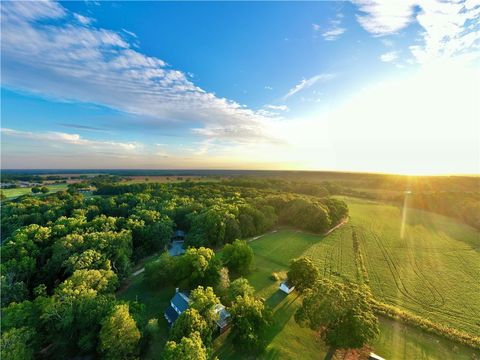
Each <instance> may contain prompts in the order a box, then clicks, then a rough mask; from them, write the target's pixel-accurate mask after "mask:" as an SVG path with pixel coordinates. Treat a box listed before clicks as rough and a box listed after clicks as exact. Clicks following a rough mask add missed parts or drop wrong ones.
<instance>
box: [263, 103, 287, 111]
mask: <svg viewBox="0 0 480 360" xmlns="http://www.w3.org/2000/svg"><path fill="white" fill-rule="evenodd" d="M264 108H267V109H270V110H277V111H289V110H290V109H289V108H288V106H287V105H271V104H268V105H265V106H264Z"/></svg>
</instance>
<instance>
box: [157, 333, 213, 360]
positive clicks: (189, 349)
mask: <svg viewBox="0 0 480 360" xmlns="http://www.w3.org/2000/svg"><path fill="white" fill-rule="evenodd" d="M162 358H163V359H165V360H180V359H182V360H207V359H208V353H207V349H206V348H205V345H204V344H203V342H202V338H201V337H200V334H199V333H198V332H194V333H192V334H190V336H189V337H183V338H182V339H181V340H180V341H179V342H175V341H167V343H166V344H165V350H164V352H163V357H162Z"/></svg>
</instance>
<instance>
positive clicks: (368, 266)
mask: <svg viewBox="0 0 480 360" xmlns="http://www.w3.org/2000/svg"><path fill="white" fill-rule="evenodd" d="M345 200H346V201H347V202H348V204H349V207H350V221H349V222H348V223H347V224H345V225H344V226H343V227H341V228H339V229H337V230H336V231H334V232H333V233H331V234H330V235H328V236H325V237H324V236H317V235H310V234H305V233H302V232H299V231H295V230H279V231H276V232H272V233H269V234H266V235H264V236H263V237H261V238H259V239H257V240H255V241H252V242H251V243H250V245H251V246H252V248H253V250H254V253H255V257H254V265H253V268H254V269H253V271H252V272H251V274H250V275H249V276H248V280H249V281H250V282H251V284H252V285H253V286H254V287H255V289H256V290H257V295H258V296H260V297H263V298H264V299H265V300H266V303H267V305H268V306H270V307H271V308H272V310H273V312H274V325H273V326H272V328H271V329H270V332H269V335H268V340H269V346H268V347H267V351H266V353H265V354H264V355H262V359H298V358H299V354H301V358H302V359H322V358H323V357H324V356H325V354H326V351H327V349H326V347H325V345H324V344H323V343H322V341H321V340H319V339H318V338H317V336H316V334H315V333H314V332H313V331H311V330H308V329H304V328H301V327H299V326H298V325H297V324H296V323H295V320H294V318H293V314H294V313H295V311H296V309H297V308H298V306H299V305H300V302H301V299H300V298H299V297H298V294H297V293H295V292H294V293H292V294H290V295H288V296H286V295H284V294H283V293H281V292H279V291H278V285H279V282H274V281H272V280H271V279H270V275H271V274H272V272H279V273H281V274H283V275H285V271H286V270H287V268H288V264H289V261H290V259H292V258H295V257H299V256H309V257H311V258H312V259H313V260H314V261H315V262H316V263H317V265H318V266H319V268H320V270H321V273H322V275H323V276H327V277H333V278H338V279H340V278H342V277H345V278H349V279H351V280H355V281H364V280H365V277H366V278H367V279H368V280H369V282H370V285H371V287H372V291H373V293H374V295H375V297H376V298H377V299H378V300H381V301H384V302H386V303H390V304H394V305H397V306H399V307H402V308H405V309H408V310H409V311H411V312H413V313H416V314H418V315H421V316H424V317H427V318H430V319H432V320H433V321H437V322H440V323H445V324H448V325H450V326H453V327H456V328H458V329H461V330H464V331H469V332H471V333H474V334H478V332H479V331H478V328H479V324H478V321H479V320H478V319H480V316H479V307H480V298H479V296H480V295H479V294H480V288H479V287H480V284H479V282H478V279H479V270H480V269H479V266H480V254H479V239H478V232H477V231H475V230H473V229H472V228H470V227H468V226H464V225H462V224H459V223H457V222H455V221H454V220H451V219H449V218H445V217H443V216H440V215H435V214H431V213H425V212H422V211H418V210H409V211H408V212H407V216H406V225H405V230H404V237H403V238H402V237H401V236H400V229H401V219H402V211H401V209H399V208H397V207H394V206H391V205H386V204H381V203H374V202H369V201H365V200H357V199H349V198H347V199H345ZM354 234H355V235H354ZM355 239H356V244H357V249H359V250H358V251H359V252H358V251H357V252H356V251H355V250H354V242H355ZM359 253H360V254H361V255H362V256H361V258H362V259H363V260H359V256H358V254H359ZM362 266H363V268H364V269H365V271H361V269H362ZM359 268H360V271H359V270H358V269H359ZM475 279H476V280H475ZM173 293H174V289H173V288H166V289H162V290H159V291H152V290H150V289H148V287H147V286H146V285H145V284H144V283H143V274H141V275H139V276H137V277H135V278H134V280H133V283H132V284H131V286H130V287H129V288H128V289H127V290H126V291H125V292H123V293H122V295H121V297H122V298H124V299H129V300H135V299H137V300H139V301H140V302H142V303H144V304H145V305H146V309H147V313H148V316H149V317H156V318H158V319H159V323H160V326H161V332H160V334H159V336H158V338H157V339H156V340H155V341H154V342H153V345H152V346H151V348H150V349H149V352H148V354H147V358H159V354H160V351H161V349H162V347H163V344H164V341H165V339H166V336H167V334H168V332H167V331H168V328H167V325H166V321H165V320H164V319H163V311H164V309H165V308H166V306H167V305H168V302H169V300H170V297H171V296H172V294H173ZM380 320H381V322H380V330H381V334H380V336H379V338H378V339H377V340H376V341H375V343H374V344H372V346H373V349H374V351H376V352H377V353H378V354H380V355H382V356H383V357H385V358H387V359H425V360H427V359H478V358H480V355H479V354H476V352H475V351H474V350H472V349H469V348H467V347H464V346H461V345H459V344H456V343H454V342H452V341H450V340H447V339H444V338H442V337H439V336H436V335H431V334H428V333H425V332H423V331H420V330H417V329H415V328H412V327H409V326H405V325H402V324H400V323H396V322H393V321H391V320H388V319H383V318H382V319H380ZM214 347H215V351H216V355H218V356H219V358H220V359H241V358H244V354H242V353H239V352H238V351H236V350H235V349H234V347H233V346H232V344H231V343H230V341H229V340H228V338H226V336H225V335H224V336H222V337H221V338H219V339H217V340H216V342H215V344H214Z"/></svg>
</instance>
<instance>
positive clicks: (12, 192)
mask: <svg viewBox="0 0 480 360" xmlns="http://www.w3.org/2000/svg"><path fill="white" fill-rule="evenodd" d="M42 186H43V185H42ZM42 186H40V187H42ZM45 186H46V187H47V188H48V189H49V190H50V192H51V193H53V192H57V191H61V190H66V189H67V184H53V185H45ZM2 192H3V193H4V194H5V196H6V197H7V199H13V198H16V197H19V196H22V195H25V194H30V195H44V194H42V193H39V194H33V193H32V188H14V189H2Z"/></svg>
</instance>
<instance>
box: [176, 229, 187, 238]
mask: <svg viewBox="0 0 480 360" xmlns="http://www.w3.org/2000/svg"><path fill="white" fill-rule="evenodd" d="M174 236H175V237H185V231H183V230H176V231H175V233H174Z"/></svg>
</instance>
